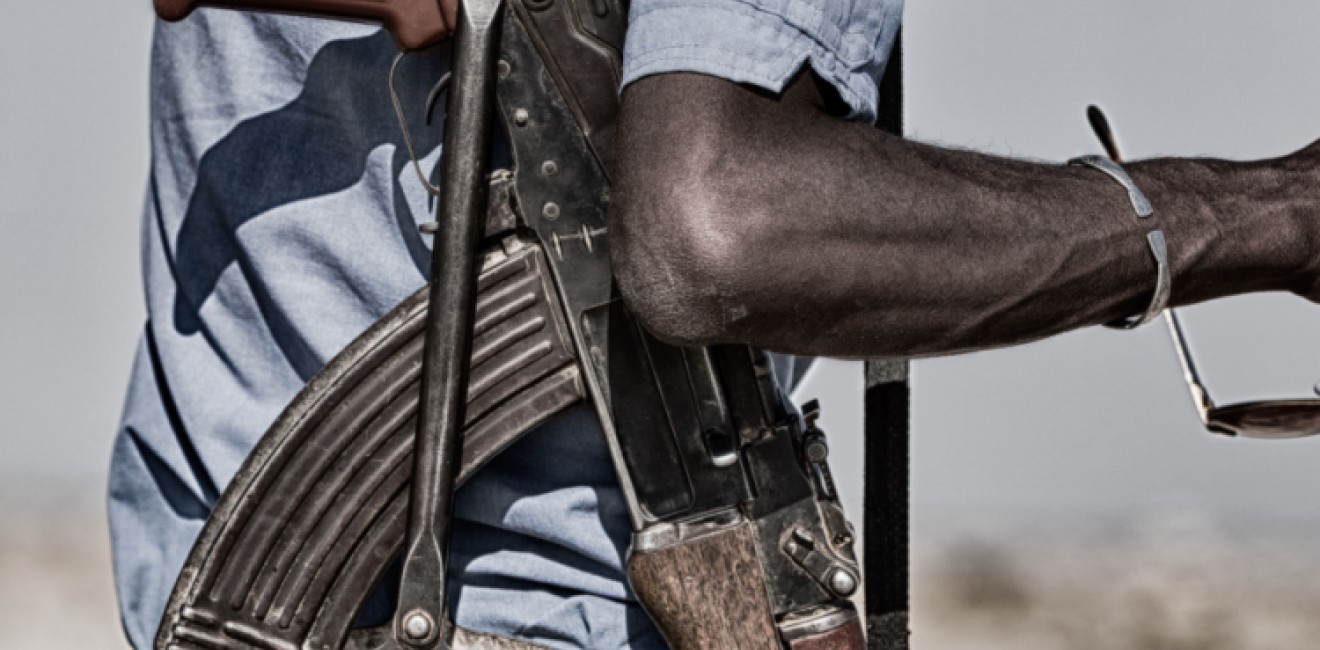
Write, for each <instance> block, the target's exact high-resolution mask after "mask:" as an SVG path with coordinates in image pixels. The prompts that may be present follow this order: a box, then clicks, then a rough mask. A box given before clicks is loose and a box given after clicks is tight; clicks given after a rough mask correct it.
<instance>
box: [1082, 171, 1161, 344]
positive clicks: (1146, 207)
mask: <svg viewBox="0 0 1320 650" xmlns="http://www.w3.org/2000/svg"><path fill="white" fill-rule="evenodd" d="M1068 164H1069V165H1077V166H1084V167H1091V168H1093V169H1098V170H1100V171H1102V172H1104V173H1105V174H1106V175H1107V176H1109V177H1110V178H1112V179H1114V180H1116V181H1118V182H1119V184H1120V185H1122V186H1123V188H1124V189H1126V190H1127V193H1128V198H1129V199H1130V200H1131V201H1132V209H1133V210H1134V211H1136V213H1137V217H1139V218H1141V219H1145V218H1147V217H1149V216H1151V215H1152V214H1155V209H1154V208H1152V207H1151V205H1150V201H1148V200H1147V199H1146V195H1145V194H1142V193H1141V190H1140V189H1138V188H1137V185H1136V183H1133V182H1132V177H1131V176H1128V173H1127V172H1126V171H1125V170H1124V169H1123V168H1122V167H1120V166H1119V164H1118V163H1116V162H1114V161H1112V160H1110V159H1108V158H1105V157H1104V156H1080V157H1077V158H1073V159H1072V160H1069V161H1068ZM1146 243H1147V244H1149V245H1150V252H1151V255H1152V256H1154V257H1155V268H1156V276H1155V294H1154V295H1152V296H1151V299H1150V305H1149V306H1148V307H1146V312H1145V313H1143V314H1141V315H1140V316H1131V317H1128V318H1124V319H1122V320H1118V321H1114V322H1112V323H1105V327H1112V328H1114V329H1123V330H1130V329H1135V328H1138V327H1141V326H1142V325H1145V324H1146V323H1149V322H1151V321H1152V320H1154V319H1155V317H1156V316H1159V315H1160V313H1161V312H1163V311H1164V309H1165V308H1166V307H1167V306H1168V304H1169V294H1170V292H1171V291H1172V289H1173V277H1172V275H1171V274H1170V272H1169V247H1168V244H1167V242H1165V240H1164V231H1162V230H1152V231H1150V232H1149V233H1146Z"/></svg>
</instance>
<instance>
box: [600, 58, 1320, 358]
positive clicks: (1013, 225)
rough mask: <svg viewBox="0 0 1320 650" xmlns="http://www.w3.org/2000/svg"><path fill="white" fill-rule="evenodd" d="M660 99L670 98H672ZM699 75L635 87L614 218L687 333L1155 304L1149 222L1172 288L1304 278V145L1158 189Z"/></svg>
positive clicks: (760, 332) (659, 304)
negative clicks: (1130, 188)
mask: <svg viewBox="0 0 1320 650" xmlns="http://www.w3.org/2000/svg"><path fill="white" fill-rule="evenodd" d="M661 106H663V107H664V109H663V112H662V114H660V115H657V113H661V111H659V110H657V107H661ZM822 108H823V100H822V99H821V97H820V96H819V95H818V94H817V93H816V90H815V87H814V86H813V85H812V84H811V83H809V80H808V79H806V78H804V79H803V80H799V82H798V83H795V84H794V86H793V87H792V88H791V89H790V90H789V91H788V92H787V93H785V96H784V97H782V98H772V97H769V96H767V95H765V94H762V93H757V92H754V91H750V90H747V89H744V88H741V87H739V86H736V85H734V84H730V83H728V82H724V81H721V80H717V79H712V78H709V77H702V76H699V75H664V76H660V77H654V78H650V79H644V80H642V81H641V82H639V83H637V84H635V85H634V86H632V87H630V88H629V89H628V91H627V92H626V93H625V95H624V113H623V119H622V122H621V130H620V134H619V160H620V163H619V168H618V174H617V176H618V182H617V183H616V188H617V190H616V193H615V205H614V208H613V212H612V217H611V232H612V242H613V244H612V245H613V246H614V250H615V252H614V260H615V264H616V270H617V272H618V275H619V281H620V286H621V288H622V290H623V292H624V295H625V297H626V298H628V300H629V302H630V304H631V305H632V306H633V308H634V310H636V311H637V312H638V313H639V315H640V316H641V318H642V320H643V322H645V323H646V324H647V325H648V326H649V327H651V328H652V329H653V330H655V331H656V332H657V333H658V334H659V335H660V336H662V337H665V338H669V339H671V340H676V341H680V342H684V343H713V342H721V341H735V340H736V341H748V342H751V343H753V344H756V345H759V346H762V347H766V348H770V349H775V350H781V351H788V352H796V353H803V354H805V353H811V354H824V355H833V356H882V355H928V354H941V353H949V352H955V351H966V350H973V349H981V348H988V347H995V346H1002V345H1010V344H1014V343H1020V342H1024V341H1028V340H1033V339H1037V338H1041V337H1045V336H1049V335H1052V334H1056V333H1059V332H1063V331H1067V330H1070V329H1075V328H1077V327H1082V326H1086V325H1093V324H1097V323H1102V322H1107V321H1111V320H1115V319H1118V318H1121V317H1124V316H1129V315H1133V314H1137V313H1140V312H1142V311H1144V310H1145V308H1146V305H1147V304H1148V303H1149V301H1150V298H1151V293H1152V291H1153V289H1154V286H1155V264H1154V261H1153V260H1152V258H1151V255H1150V252H1149V249H1148V248H1147V246H1146V242H1145V234H1146V233H1147V232H1148V231H1150V230H1153V229H1156V228H1158V229H1161V230H1163V231H1164V232H1165V235H1166V237H1167V239H1168V241H1169V254H1170V262H1171V266H1172V271H1173V277H1174V282H1173V296H1172V304H1187V303H1191V302H1198V301H1203V300H1208V299H1211V298H1215V297H1220V296H1225V295H1232V294H1238V293H1245V292H1250V291H1265V290H1297V289H1299V288H1300V287H1299V284H1300V283H1302V282H1304V281H1305V280H1304V278H1308V277H1310V272H1309V269H1307V268H1306V267H1307V266H1308V265H1309V264H1310V263H1311V259H1310V257H1311V251H1313V250H1315V248H1314V242H1313V241H1312V239H1313V229H1312V226H1311V219H1312V217H1313V216H1314V215H1313V211H1314V208H1313V206H1314V201H1313V200H1311V198H1309V197H1313V196H1314V195H1315V194H1316V192H1315V191H1314V190H1313V189H1311V188H1312V187H1313V186H1315V177H1314V172H1313V170H1312V168H1311V167H1310V166H1309V165H1300V164H1297V163H1296V161H1295V160H1292V159H1281V160H1277V161H1263V162H1256V163H1228V162H1223V161H1191V160H1173V159H1168V160H1154V161H1148V162H1141V163H1134V164H1131V165H1128V166H1127V169H1128V171H1129V173H1130V174H1131V176H1132V177H1133V179H1134V180H1135V182H1136V184H1137V185H1138V187H1140V188H1141V189H1142V190H1143V191H1144V192H1145V193H1146V194H1147V196H1148V198H1149V199H1150V200H1151V203H1152V204H1153V205H1154V206H1155V210H1156V212H1155V215H1154V216H1153V217H1151V218H1149V219H1138V218H1137V216H1136V214H1135V213H1134V212H1133V210H1132V208H1131V206H1130V204H1129V203H1128V200H1127V195H1126V193H1125V192H1124V191H1123V190H1122V188H1121V187H1120V186H1119V185H1118V184H1117V183H1116V182H1114V181H1113V180H1112V179H1110V178H1108V177H1107V176H1105V175H1103V174H1101V173H1100V172H1098V171H1095V170H1092V169H1088V168H1069V167H1062V166H1059V165H1041V164H1035V163H1029V162H1024V161H1019V160H1011V159H1004V158H996V157H991V156H986V155H982V154H977V153H972V152H965V151H951V150H946V149H940V148H937V147H932V146H928V145H923V144H919V143H913V142H907V141H903V140H900V139H898V138H894V137H892V136H888V135H886V134H884V133H882V132H879V131H877V130H875V129H871V128H869V127H867V126H864V125H859V124H853V123H846V122H842V121H840V120H837V119H835V118H832V117H830V116H828V115H827V114H825V112H824V111H823V110H822Z"/></svg>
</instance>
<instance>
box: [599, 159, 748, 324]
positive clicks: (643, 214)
mask: <svg viewBox="0 0 1320 650" xmlns="http://www.w3.org/2000/svg"><path fill="white" fill-rule="evenodd" d="M690 155H691V154H690V153H688V154H682V155H680V156H678V157H675V158H671V159H670V160H668V161H667V162H666V163H664V164H658V165H636V166H633V167H632V169H631V170H629V171H628V172H627V173H621V174H619V175H618V178H617V179H616V183H615V190H614V192H613V199H612V201H611V205H610V214H609V219H610V261H611V263H612V264H613V267H614V274H615V278H616V280H617V282H618V287H619V291H620V293H621V295H622V297H623V299H624V301H625V302H626V304H627V305H628V307H629V309H630V310H631V312H632V313H633V314H634V315H635V316H636V317H637V319H638V320H639V321H640V322H641V324H642V325H643V326H644V327H645V328H646V329H647V331H648V332H650V333H651V334H653V335H654V336H656V337H658V338H660V339H661V340H663V341H665V342H667V343H671V344H674V345H681V346H702V345H712V344H716V343H727V342H731V341H736V340H742V339H743V338H744V334H745V333H743V332H741V331H740V327H739V326H740V325H742V323H741V321H742V317H744V316H746V314H747V312H748V308H749V307H748V298H749V296H750V294H752V293H753V291H752V290H753V287H752V286H750V283H749V280H750V279H751V278H752V276H753V275H754V274H755V266H754V258H755V257H756V256H755V253H754V251H753V250H752V249H753V248H754V247H755V246H754V244H752V243H751V242H752V241H754V240H755V236H754V235H753V234H752V233H749V232H747V231H746V229H743V228H739V227H738V222H739V221H740V219H738V218H737V216H738V215H736V214H735V213H734V212H733V211H732V208H731V207H730V206H728V205H727V201H725V200H723V198H722V197H721V192H720V188H721V186H723V185H724V182H723V181H722V180H721V179H720V178H719V177H718V175H717V174H715V173H711V172H710V171H709V170H702V169H700V166H698V167H697V168H696V170H695V172H694V170H693V168H691V167H688V168H686V169H682V168H683V167H685V163H690V162H692V161H690V160H689V161H685V160H683V158H685V157H688V156H690ZM620 163H621V165H620V169H622V168H623V167H624V166H625V165H627V164H628V163H629V160H628V159H627V158H626V156H625V157H621V158H620Z"/></svg>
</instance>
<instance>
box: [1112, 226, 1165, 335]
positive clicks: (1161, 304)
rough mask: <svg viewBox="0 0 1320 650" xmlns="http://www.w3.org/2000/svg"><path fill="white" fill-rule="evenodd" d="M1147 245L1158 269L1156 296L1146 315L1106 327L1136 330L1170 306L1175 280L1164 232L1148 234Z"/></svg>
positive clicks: (1155, 231)
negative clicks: (1171, 272)
mask: <svg viewBox="0 0 1320 650" xmlns="http://www.w3.org/2000/svg"><path fill="white" fill-rule="evenodd" d="M1146 243H1148V244H1150V252H1151V255H1153V256H1154V257H1155V266H1156V269H1157V270H1156V276H1155V295H1153V296H1151V298H1150V306H1148V307H1146V313H1144V314H1142V315H1140V316H1130V317H1128V318H1124V319H1122V320H1117V321H1114V322H1112V323H1105V327H1112V328H1114V329H1120V330H1130V329H1136V328H1138V327H1141V326H1142V325H1145V324H1146V323H1149V322H1151V321H1152V320H1155V317H1157V316H1159V315H1160V312H1163V311H1164V309H1165V308H1166V307H1168V306H1169V293H1170V291H1172V289H1173V279H1172V277H1171V275H1170V273H1169V249H1168V246H1167V245H1166V244H1165V242H1164V231H1163V230H1152V231H1150V232H1149V233H1146Z"/></svg>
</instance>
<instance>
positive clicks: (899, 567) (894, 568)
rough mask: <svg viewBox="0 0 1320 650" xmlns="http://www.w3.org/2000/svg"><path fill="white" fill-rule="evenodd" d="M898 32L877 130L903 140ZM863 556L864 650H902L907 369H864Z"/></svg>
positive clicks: (888, 363) (894, 365)
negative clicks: (864, 476) (864, 483)
mask: <svg viewBox="0 0 1320 650" xmlns="http://www.w3.org/2000/svg"><path fill="white" fill-rule="evenodd" d="M902 43H903V33H902V31H900V32H899V34H898V37H897V38H896V39H895V40H894V49H893V51H892V53H891V55H890V58H889V64H888V67H886V69H885V75H884V78H883V79H882V80H881V83H880V97H879V115H878V116H877V120H876V126H877V127H878V128H880V129H882V130H884V131H887V132H889V133H892V134H894V135H897V136H900V137H901V136H902V135H903V56H902V55H903V46H902ZM865 366H866V371H865V372H866V377H865V380H866V384H865V386H866V393H865V401H864V404H865V407H864V408H865V425H864V432H865V437H866V438H865V445H866V451H865V467H866V478H865V481H866V487H865V488H864V494H863V499H864V501H863V504H864V505H863V508H862V512H863V513H864V514H863V517H862V521H863V531H862V533H863V534H862V537H863V544H864V548H863V552H862V561H863V566H864V572H865V580H864V583H865V594H866V595H865V598H866V636H867V641H866V646H867V650H907V648H908V636H909V629H908V538H909V534H910V533H909V529H908V500H909V496H908V485H909V475H908V439H909V427H908V400H909V395H910V392H909V384H908V362H907V360H905V359H887V360H880V359H875V360H870V361H867V362H866V364H865Z"/></svg>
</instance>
